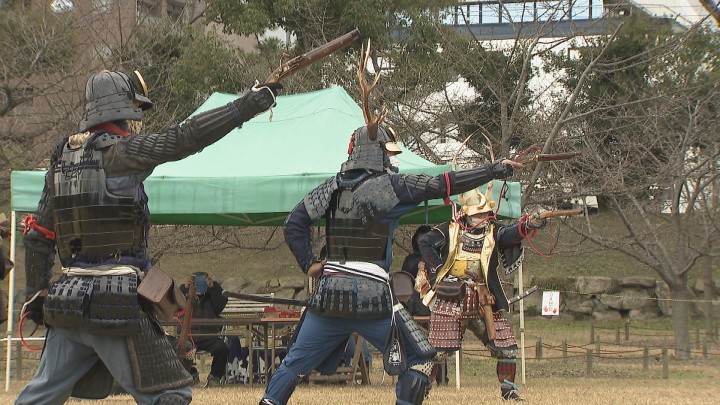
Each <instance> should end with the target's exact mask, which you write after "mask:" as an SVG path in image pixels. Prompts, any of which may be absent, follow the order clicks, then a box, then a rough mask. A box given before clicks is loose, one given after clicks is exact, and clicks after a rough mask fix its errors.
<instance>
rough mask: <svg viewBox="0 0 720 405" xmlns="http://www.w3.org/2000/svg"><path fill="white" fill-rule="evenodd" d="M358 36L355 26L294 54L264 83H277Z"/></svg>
mask: <svg viewBox="0 0 720 405" xmlns="http://www.w3.org/2000/svg"><path fill="white" fill-rule="evenodd" d="M359 38H360V31H359V30H358V29H357V28H355V29H354V30H352V31H350V32H348V33H347V34H345V35H343V36H340V37H338V38H335V39H333V40H332V41H330V42H328V43H326V44H325V45H322V46H319V47H317V48H314V49H312V50H311V51H309V52H307V53H304V54H302V55H299V56H296V57H294V58H292V59H290V60H289V61H287V62H283V63H282V64H280V67H278V68H277V69H275V71H273V72H272V73H271V74H270V76H268V78H267V79H266V80H265V83H277V82H279V81H280V80H282V79H284V78H286V77H288V76H290V75H293V74H295V73H297V72H299V71H300V70H302V69H305V68H306V67H308V66H310V65H312V64H313V63H315V62H317V61H319V60H320V59H322V58H324V57H326V56H328V55H330V54H331V53H333V52H335V51H338V50H340V49H343V48H345V47H347V46H348V45H350V44H351V43H353V42H354V41H355V40H357V39H359Z"/></svg>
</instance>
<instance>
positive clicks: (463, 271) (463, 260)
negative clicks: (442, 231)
mask: <svg viewBox="0 0 720 405" xmlns="http://www.w3.org/2000/svg"><path fill="white" fill-rule="evenodd" d="M484 240H485V234H484V233H482V234H479V235H473V234H471V233H468V232H462V234H461V236H460V246H458V250H457V255H456V256H455V262H454V263H453V265H452V267H451V268H450V275H453V276H455V277H459V278H467V277H470V278H477V277H478V276H479V275H480V274H482V270H481V265H480V262H481V259H482V254H481V252H482V246H483V241H484Z"/></svg>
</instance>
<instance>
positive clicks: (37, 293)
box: [18, 290, 45, 351]
mask: <svg viewBox="0 0 720 405" xmlns="http://www.w3.org/2000/svg"><path fill="white" fill-rule="evenodd" d="M41 293H42V290H39V291H38V292H36V293H35V294H34V295H33V296H32V297H30V299H29V300H26V301H25V303H24V304H23V306H22V308H21V309H20V313H21V314H22V316H21V317H20V321H19V322H18V331H19V333H20V343H21V344H22V345H23V346H25V348H26V349H28V350H33V351H38V350H42V349H43V347H45V344H44V343H43V345H42V346H40V347H32V346H30V345H28V344H27V342H26V341H25V336H24V334H23V323H24V322H25V318H27V317H28V315H30V313H29V312H26V311H25V310H26V309H27V306H28V304H29V303H30V302H32V301H33V300H34V299H35V298H37V297H38V295H40V294H41ZM38 326H39V325H35V329H33V331H32V332H30V336H32V335H34V334H35V332H36V331H37V330H38Z"/></svg>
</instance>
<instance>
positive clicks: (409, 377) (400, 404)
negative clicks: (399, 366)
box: [395, 369, 432, 405]
mask: <svg viewBox="0 0 720 405" xmlns="http://www.w3.org/2000/svg"><path fill="white" fill-rule="evenodd" d="M431 387H432V383H431V382H430V380H429V379H428V376H427V374H424V373H422V372H419V371H417V370H414V369H411V370H408V371H407V372H406V373H404V374H402V375H401V376H400V377H398V381H397V384H396V385H395V395H396V396H397V405H420V404H422V403H423V401H424V400H425V397H427V395H428V392H429V391H430V388H431Z"/></svg>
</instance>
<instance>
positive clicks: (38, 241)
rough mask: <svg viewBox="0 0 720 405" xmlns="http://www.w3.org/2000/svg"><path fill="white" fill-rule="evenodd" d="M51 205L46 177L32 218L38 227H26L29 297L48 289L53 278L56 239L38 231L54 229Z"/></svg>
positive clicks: (26, 273) (26, 269) (26, 264)
mask: <svg viewBox="0 0 720 405" xmlns="http://www.w3.org/2000/svg"><path fill="white" fill-rule="evenodd" d="M46 176H50V174H48V175H46ZM50 204H51V199H50V193H49V192H48V183H47V177H46V183H45V187H44V188H43V191H42V195H41V197H40V203H39V204H38V208H37V210H36V211H35V214H34V215H33V217H32V218H33V219H34V223H35V224H36V225H37V227H31V226H28V225H26V233H25V237H24V239H23V244H24V245H25V280H26V282H25V285H26V291H25V293H26V295H27V296H28V297H29V296H31V295H33V294H34V293H35V292H37V291H40V290H43V289H45V288H48V286H49V285H50V278H51V277H52V267H53V263H54V261H55V239H54V238H52V237H49V236H48V235H47V234H45V233H43V232H41V231H40V230H39V229H38V228H41V229H46V230H48V231H52V230H53V229H54V225H53V219H52V207H51V206H50Z"/></svg>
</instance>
